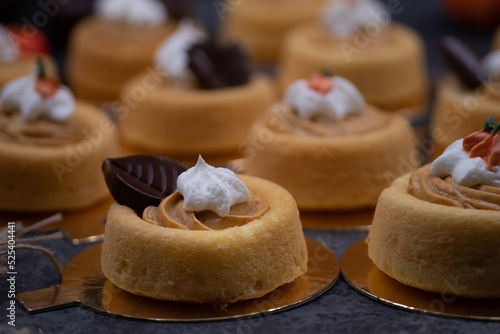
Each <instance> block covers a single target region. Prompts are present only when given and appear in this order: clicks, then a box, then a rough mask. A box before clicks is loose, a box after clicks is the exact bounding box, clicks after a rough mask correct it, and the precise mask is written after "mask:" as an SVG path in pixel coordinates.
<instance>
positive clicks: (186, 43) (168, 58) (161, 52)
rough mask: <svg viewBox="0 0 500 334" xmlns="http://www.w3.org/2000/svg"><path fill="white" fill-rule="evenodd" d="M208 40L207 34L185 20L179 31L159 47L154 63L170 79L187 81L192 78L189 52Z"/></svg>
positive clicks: (191, 22)
mask: <svg viewBox="0 0 500 334" xmlns="http://www.w3.org/2000/svg"><path fill="white" fill-rule="evenodd" d="M205 38H206V34H205V32H203V31H202V30H200V29H198V28H196V27H195V26H194V24H193V21H192V20H191V19H184V20H182V21H181V22H180V23H179V26H178V27H177V30H176V31H175V32H174V33H173V34H172V35H171V36H169V37H167V38H166V39H165V41H164V42H163V43H162V44H161V45H160V46H159V47H158V50H157V51H156V54H155V57H154V62H155V64H156V65H157V66H159V67H160V69H161V70H162V71H163V72H164V73H166V74H167V75H168V76H169V77H172V78H174V79H187V78H191V77H192V73H191V70H190V69H189V67H188V61H189V57H188V54H187V51H188V50H189V48H190V47H191V46H193V45H194V44H196V43H198V42H201V41H203V40H204V39H205Z"/></svg>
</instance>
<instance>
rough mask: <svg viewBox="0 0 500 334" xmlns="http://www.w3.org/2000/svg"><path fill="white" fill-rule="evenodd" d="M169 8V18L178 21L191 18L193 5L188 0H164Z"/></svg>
mask: <svg viewBox="0 0 500 334" xmlns="http://www.w3.org/2000/svg"><path fill="white" fill-rule="evenodd" d="M162 2H163V3H164V4H165V6H166V7H167V12H168V17H169V18H171V19H174V20H177V21H180V20H182V19H183V18H185V17H187V16H191V14H192V12H193V10H192V4H191V2H190V1H186V0H162Z"/></svg>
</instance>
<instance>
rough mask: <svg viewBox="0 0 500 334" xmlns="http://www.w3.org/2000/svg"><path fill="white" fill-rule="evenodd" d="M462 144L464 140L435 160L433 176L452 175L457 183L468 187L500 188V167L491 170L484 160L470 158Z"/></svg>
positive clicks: (456, 142) (454, 144) (460, 140)
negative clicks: (487, 186)
mask: <svg viewBox="0 0 500 334" xmlns="http://www.w3.org/2000/svg"><path fill="white" fill-rule="evenodd" d="M462 142H463V139H458V140H456V141H455V142H453V143H452V144H451V145H450V146H448V147H447V148H446V150H445V151H444V152H443V154H442V155H441V156H439V157H438V158H436V160H434V162H433V163H432V165H431V169H430V171H431V173H432V175H434V176H438V177H441V178H444V177H446V176H449V175H450V176H451V177H452V179H453V180H454V181H455V182H456V183H458V184H460V185H463V186H466V187H472V186H475V185H478V184H484V185H489V186H494V187H500V166H494V167H492V168H491V170H489V169H488V167H487V164H486V162H485V161H484V159H482V158H480V157H476V158H469V153H468V152H466V151H465V150H464V148H463V146H462Z"/></svg>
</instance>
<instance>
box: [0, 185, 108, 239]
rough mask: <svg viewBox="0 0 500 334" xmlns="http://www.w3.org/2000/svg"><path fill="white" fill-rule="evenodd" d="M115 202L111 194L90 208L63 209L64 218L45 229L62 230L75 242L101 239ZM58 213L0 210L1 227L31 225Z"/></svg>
mask: <svg viewBox="0 0 500 334" xmlns="http://www.w3.org/2000/svg"><path fill="white" fill-rule="evenodd" d="M113 202H114V199H113V198H112V197H111V195H110V196H108V197H106V199H104V200H103V201H102V202H99V203H98V204H96V205H94V206H92V207H90V208H88V209H83V210H77V211H62V220H60V221H57V222H55V223H52V224H50V225H47V226H46V227H44V229H46V230H52V229H55V230H61V231H62V232H63V233H65V234H66V235H67V236H68V237H69V238H70V239H71V240H72V242H73V244H82V243H86V242H96V241H100V240H102V235H103V234H104V222H105V220H106V217H107V215H108V210H109V207H110V206H111V204H112V203H113ZM56 213H57V212H18V211H0V228H1V227H4V226H7V224H8V222H22V223H23V225H24V226H30V225H33V224H35V223H37V222H39V221H40V220H42V219H45V218H47V217H50V216H52V215H54V214H56Z"/></svg>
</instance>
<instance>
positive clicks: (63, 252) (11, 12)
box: [0, 0, 500, 334]
mask: <svg viewBox="0 0 500 334" xmlns="http://www.w3.org/2000/svg"><path fill="white" fill-rule="evenodd" d="M70 1H77V0H70ZM80 1H81V0H80ZM216 1H218V0H216ZM216 1H207V0H193V3H194V4H195V10H196V15H197V16H198V17H199V18H200V19H201V20H203V21H204V22H205V23H206V24H207V25H208V26H209V28H210V30H211V31H215V30H216V27H217V24H218V23H219V20H220V19H219V18H218V16H217V15H216V13H215V11H214V3H215V2H216ZM221 1H222V0H221ZM387 1H389V0H387ZM391 1H394V0H391ZM7 2H13V3H14V5H13V6H10V7H6V5H5V4H6V3H7ZM16 2H17V3H18V4H17V5H16V4H15V3H16ZM37 2H38V1H35V0H32V1H28V0H25V1H12V0H10V1H6V0H5V1H4V0H2V3H1V4H2V6H1V7H0V22H3V23H5V22H19V21H22V18H23V17H28V18H30V17H33V15H34V14H35V13H37V11H39V10H40V7H39V6H38V5H37ZM41 2H45V3H47V2H51V1H44V0H42V1H41ZM52 2H58V1H57V0H53V1H52ZM60 2H61V3H63V2H67V1H60ZM234 3H237V1H235V2H234ZM399 3H400V5H401V6H402V8H403V10H402V11H401V12H400V13H399V14H397V15H395V16H394V19H395V20H397V21H401V22H404V23H406V24H408V25H410V26H412V27H414V28H415V29H417V30H418V31H419V32H420V33H421V34H422V36H423V37H424V40H425V42H426V44H427V46H428V50H427V56H428V67H429V72H430V73H431V75H432V76H438V75H440V74H442V73H444V72H445V68H444V66H443V64H442V62H441V60H440V59H439V56H438V55H437V52H436V51H435V47H434V46H435V44H436V41H437V39H438V38H439V37H440V36H441V35H442V34H453V35H456V36H459V37H461V38H462V39H464V40H465V41H466V42H468V43H470V44H472V45H473V46H474V47H476V48H477V49H478V50H479V51H480V52H483V53H484V52H487V50H488V49H489V46H490V43H491V36H492V31H477V30H470V29H468V28H466V27H463V26H460V25H458V24H456V23H454V22H452V21H451V20H449V19H448V18H447V17H446V16H445V15H444V14H443V11H442V9H441V7H440V5H439V1H435V0H420V1H412V0H400V1H399ZM43 29H44V30H45V31H47V32H48V33H49V35H50V36H52V33H53V32H54V31H53V29H54V28H53V26H51V25H50V24H48V25H47V26H45V27H43ZM53 41H54V49H55V52H56V54H57V56H58V59H59V61H60V62H61V63H62V62H63V61H64V43H63V42H61V41H60V40H55V39H53ZM306 234H307V235H309V236H311V237H313V238H316V239H317V240H319V241H322V242H324V243H325V244H327V245H328V246H329V247H331V249H332V250H333V251H334V252H335V253H336V255H337V257H338V258H339V259H340V258H341V256H342V254H343V253H344V251H345V250H346V249H347V248H348V247H349V246H350V245H352V244H353V243H354V242H356V241H357V240H359V239H361V238H363V237H364V236H365V235H366V233H364V232H318V231H306ZM42 245H44V246H46V247H49V248H51V249H52V250H53V251H54V252H55V253H56V254H57V258H58V259H59V260H60V261H61V262H62V263H63V264H64V263H66V262H67V261H69V259H71V257H72V256H74V255H76V254H77V253H78V252H80V251H82V250H83V249H85V248H86V247H90V245H84V246H73V245H72V244H71V242H70V241H69V240H68V239H63V240H57V241H49V242H44V243H42ZM17 272H18V275H17V277H16V288H17V292H24V291H31V290H35V289H41V288H44V287H48V286H51V285H56V284H58V283H59V281H58V276H57V274H56V271H55V270H54V268H53V266H52V264H51V263H50V261H49V260H47V259H45V258H43V257H42V256H40V255H38V254H36V253H34V252H31V251H26V250H18V251H17ZM7 288H8V286H7V282H6V280H5V278H1V279H0V296H1V297H0V309H1V311H0V316H1V318H0V333H9V332H10V330H11V329H12V328H10V327H9V326H7V325H6V323H7V318H6V316H5V314H6V308H7V306H8V300H7V298H6V297H7ZM22 327H26V328H28V329H30V330H32V332H33V333H71V334H78V333H104V332H105V333H128V332H130V333H139V332H160V331H161V332H164V333H180V334H182V333H186V334H187V333H189V334H193V333H194V334H196V333H214V334H215V333H217V334H225V333H238V334H240V333H241V334H251V333H284V332H286V333H299V332H300V333H325V332H329V333H330V332H332V333H333V332H336V333H337V332H338V333H400V334H405V333H499V332H500V322H488V321H476V320H463V319H455V318H446V317H438V316H433V315H424V314H421V313H415V312H409V311H405V310H400V309H396V308H392V307H389V306H386V305H382V304H380V303H378V302H376V301H374V300H372V299H370V298H368V297H365V296H364V295H362V294H360V293H358V292H357V291H355V290H354V289H352V288H351V287H350V286H349V285H348V284H347V283H346V282H345V281H344V280H343V279H342V278H339V281H338V282H337V283H336V284H335V286H333V288H332V289H331V290H329V291H328V292H327V293H326V294H324V295H323V296H322V297H320V298H318V299H316V300H314V301H312V302H310V303H308V304H305V305H302V306H300V307H298V308H295V309H292V310H288V311H285V312H281V313H276V314H272V315H268V316H258V317H255V318H250V319H243V320H229V321H217V322H202V323H156V322H147V321H135V320H126V319H120V318H113V317H109V316H105V315H101V314H96V313H94V312H92V311H90V310H87V309H84V308H82V307H69V308H65V309H60V310H56V311H51V312H44V313H38V314H31V315H30V314H28V313H27V312H26V311H25V310H24V309H23V308H22V307H21V306H20V305H19V304H18V305H17V306H16V328H15V329H16V330H20V329H21V328H22Z"/></svg>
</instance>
